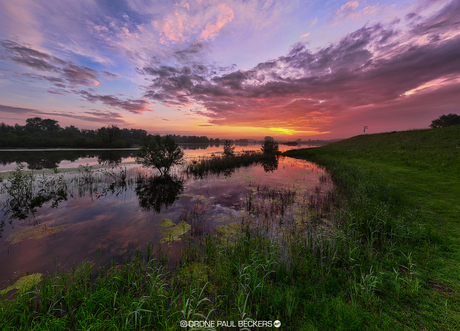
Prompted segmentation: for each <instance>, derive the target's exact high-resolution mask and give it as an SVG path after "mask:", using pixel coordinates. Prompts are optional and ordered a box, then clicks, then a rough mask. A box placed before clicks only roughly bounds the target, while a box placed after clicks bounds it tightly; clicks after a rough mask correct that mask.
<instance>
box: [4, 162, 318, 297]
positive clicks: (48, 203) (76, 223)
mask: <svg viewBox="0 0 460 331" xmlns="http://www.w3.org/2000/svg"><path fill="white" fill-rule="evenodd" d="M232 172H233V174H232V175H231V176H228V177H225V176H222V174H221V176H216V175H210V176H207V177H206V178H205V179H196V178H192V177H189V178H185V179H184V178H182V177H180V176H171V177H152V176H151V173H152V171H151V169H144V168H142V167H140V166H138V165H134V164H132V165H126V167H122V168H114V169H110V168H105V169H94V168H91V167H87V166H82V167H80V171H79V172H67V173H65V174H61V173H58V174H48V175H46V176H45V175H44V176H42V175H34V180H33V183H31V180H30V179H29V177H24V178H23V180H22V182H21V181H17V182H15V183H13V182H11V181H10V179H9V178H4V179H3V183H1V184H0V186H2V187H4V188H5V190H6V188H7V189H8V190H9V191H8V192H7V191H5V190H4V191H3V192H1V195H0V203H1V204H2V205H1V207H0V208H3V212H0V221H2V220H3V223H8V221H11V220H12V219H14V218H15V219H16V221H15V222H13V224H12V226H9V225H8V224H7V226H4V228H3V227H2V229H1V230H0V231H3V238H2V239H1V240H0V265H2V268H0V289H2V288H4V287H5V286H4V285H3V284H4V282H6V281H7V280H9V279H11V277H12V275H13V273H15V272H22V273H24V274H25V273H27V272H29V273H36V272H41V273H45V272H51V271H53V270H54V269H53V268H55V264H54V263H55V258H56V256H57V255H59V261H60V262H62V263H63V265H64V266H65V267H72V264H73V263H78V262H81V261H83V260H86V259H90V260H96V259H98V258H99V255H98V249H99V248H100V249H103V248H106V250H105V253H104V254H105V255H104V256H103V257H101V259H102V260H101V261H102V262H103V263H105V262H109V261H110V260H112V259H116V258H119V259H120V260H121V259H122V257H123V258H124V256H126V255H124V254H127V253H126V252H127V251H130V250H131V248H132V249H133V250H135V249H138V248H139V249H142V248H143V247H145V245H146V244H147V243H149V242H152V243H154V245H155V246H156V247H158V245H160V244H161V240H162V235H163V232H164V229H163V228H162V227H161V221H162V220H164V219H165V218H166V219H169V220H170V221H171V222H172V223H174V224H175V226H177V225H179V224H180V223H181V221H185V222H187V223H188V224H190V225H191V230H190V232H189V235H197V234H203V233H211V232H212V233H215V231H217V230H216V227H220V229H221V230H222V229H224V228H225V229H226V228H227V226H232V224H235V223H238V222H241V220H242V219H243V218H244V219H245V220H246V221H248V220H252V219H255V218H257V217H259V216H260V215H262V216H261V218H263V219H265V215H267V217H268V218H276V217H278V218H280V219H281V218H282V220H283V224H284V223H285V222H293V221H296V220H298V219H300V220H303V219H304V218H306V217H307V216H308V215H304V214H301V215H300V214H299V212H298V211H297V210H300V209H301V208H300V206H301V204H302V203H308V202H309V198H310V192H312V190H315V187H316V186H317V185H320V184H321V183H320V181H319V177H320V175H321V174H322V173H323V171H322V170H321V169H320V168H319V167H317V166H316V165H314V164H311V163H308V162H304V161H301V160H294V159H289V158H284V157H280V158H279V159H276V158H274V159H269V160H267V161H266V162H263V163H259V164H256V165H252V166H248V167H242V168H239V169H233V170H232ZM177 173H178V174H180V172H179V171H178V172H177ZM26 174H27V172H23V174H22V175H24V176H26ZM27 176H28V175H27ZM13 184H14V185H13ZM5 185H6V186H5ZM265 187H267V189H265ZM60 188H61V189H62V190H63V191H59V189H60ZM21 190H24V192H23V191H21ZM14 192H17V194H16V196H15V193H14ZM64 192H67V195H65V194H63V193H64ZM293 192H295V194H294V193H293ZM9 193H12V194H11V195H12V198H11V199H9V198H8V196H9V195H10V194H9ZM13 197H14V198H13ZM5 206H6V207H5ZM53 207H58V208H53ZM8 210H9V211H8ZM302 210H304V209H302ZM5 212H6V213H5ZM317 216H318V217H320V216H321V214H320V213H318V214H317ZM18 219H20V220H25V221H18ZM32 221H33V222H32ZM35 222H36V223H39V225H38V226H33V223H35ZM279 223H280V222H279ZM280 224H281V223H280ZM222 231H223V230H222ZM183 239H184V238H183ZM182 242H185V240H182ZM180 244H181V241H177V242H174V243H171V244H168V245H169V246H168V247H169V248H171V252H170V253H169V254H171V255H170V257H171V261H175V260H174V259H176V258H178V256H179V254H180V246H179V245H180ZM169 248H168V249H169ZM173 254H177V255H173ZM102 262H101V263H102Z"/></svg>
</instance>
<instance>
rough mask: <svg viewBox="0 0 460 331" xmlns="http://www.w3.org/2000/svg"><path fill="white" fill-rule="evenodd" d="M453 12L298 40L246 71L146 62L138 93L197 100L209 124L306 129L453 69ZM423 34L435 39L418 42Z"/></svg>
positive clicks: (459, 56) (456, 46)
mask: <svg viewBox="0 0 460 331" xmlns="http://www.w3.org/2000/svg"><path fill="white" fill-rule="evenodd" d="M458 17H460V3H458V2H457V1H452V2H451V3H450V4H448V5H447V6H446V7H445V8H444V9H442V10H440V11H439V12H438V13H436V14H435V15H433V16H432V17H429V18H427V19H425V20H424V21H423V22H420V23H419V24H418V25H417V26H415V27H414V28H413V29H412V30H411V31H410V32H409V33H405V32H404V31H402V30H397V29H396V28H394V27H392V26H389V27H384V26H383V25H381V24H375V25H372V26H365V27H363V28H361V29H358V30H356V31H354V32H352V33H350V34H348V35H346V36H345V37H344V38H342V39H341V40H339V41H338V42H336V43H333V44H331V45H329V46H327V47H324V48H322V49H319V50H317V51H315V52H312V51H311V50H309V49H308V48H307V46H306V45H305V44H302V43H297V44H295V45H293V46H292V48H291V50H290V51H289V53H288V54H287V55H285V56H281V57H279V58H277V59H275V60H270V61H267V62H262V63H259V64H258V65H257V66H255V67H254V68H252V69H250V70H245V71H243V70H237V71H233V72H230V73H226V74H218V73H215V74H210V70H206V69H203V68H200V70H198V69H197V67H196V66H195V67H193V66H183V67H167V66H160V67H145V68H143V70H142V71H140V72H141V73H143V74H144V75H146V76H147V77H151V80H152V84H151V86H150V88H149V90H148V91H147V92H146V93H145V95H144V96H145V97H146V98H149V99H151V100H154V101H157V102H160V103H164V104H182V105H187V104H190V103H192V102H197V103H199V104H201V105H202V106H203V107H204V108H205V109H206V110H205V111H198V112H197V113H199V114H201V115H203V116H206V117H208V118H209V119H210V122H211V123H212V124H227V125H251V126H254V125H256V126H267V127H271V126H275V125H276V126H279V125H289V126H293V125H296V126H298V127H299V128H300V127H302V126H306V125H308V126H310V127H311V124H312V123H314V122H315V118H317V117H319V116H322V117H323V119H324V121H326V122H327V118H328V116H329V117H332V116H336V117H337V116H341V114H344V113H345V112H349V111H351V110H353V109H358V108H360V109H361V108H363V107H376V106H379V105H383V104H389V103H393V104H395V103H396V104H398V103H403V102H407V100H408V98H409V94H406V92H408V91H412V90H414V89H417V88H419V87H420V86H424V85H427V86H428V85H430V84H431V83H430V82H432V81H435V80H437V79H444V78H445V77H448V76H449V75H450V76H455V75H460V35H459V34H458V33H456V32H455V31H458V27H459V20H458ZM449 32H452V34H451V35H449V36H447V37H443V36H442V33H444V34H445V33H449ZM426 34H433V35H436V37H432V38H430V39H429V42H421V41H420V40H419V38H420V37H421V36H424V35H426ZM445 83H446V84H449V81H448V80H446V81H445ZM445 91H447V90H445ZM445 91H444V92H442V93H446V94H443V97H446V98H448V99H449V100H452V99H453V98H454V95H453V94H452V95H451V94H449V92H445ZM438 92H439V93H441V89H439V91H438ZM433 93H434V94H436V92H433ZM450 93H453V92H452V91H450ZM456 93H458V91H457V92H456ZM411 100H412V102H413V103H414V104H413V107H416V106H418V105H419V104H418V103H417V102H418V100H419V99H417V98H412V99H411ZM420 106H423V105H420ZM369 109H370V108H369ZM405 109H409V107H406V108H405ZM369 111H371V110H369ZM294 119H295V122H294V123H295V124H292V123H293V120H294ZM318 125H319V124H318Z"/></svg>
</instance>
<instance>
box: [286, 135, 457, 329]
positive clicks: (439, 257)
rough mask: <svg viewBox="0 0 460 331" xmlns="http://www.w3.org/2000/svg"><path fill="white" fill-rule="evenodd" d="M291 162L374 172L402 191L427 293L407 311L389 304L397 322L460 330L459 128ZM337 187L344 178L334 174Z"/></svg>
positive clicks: (360, 142) (366, 139) (355, 143)
mask: <svg viewBox="0 0 460 331" xmlns="http://www.w3.org/2000/svg"><path fill="white" fill-rule="evenodd" d="M285 155H286V156H290V157H296V158H301V159H307V160H311V161H314V162H318V163H320V164H323V165H325V166H326V168H328V166H329V165H330V164H337V163H339V164H343V165H346V166H351V167H352V168H359V169H364V170H370V171H371V172H372V173H374V174H375V176H379V177H383V178H385V180H387V181H388V182H389V183H392V184H394V185H395V187H397V190H398V191H399V192H400V193H402V194H403V195H404V197H405V201H404V204H405V205H406V207H407V208H409V209H410V210H412V212H411V213H412V217H409V218H407V222H408V225H409V226H414V224H418V223H420V224H421V226H422V227H423V229H424V230H423V232H424V235H423V236H422V237H421V238H422V239H420V241H418V242H412V243H410V244H409V243H401V245H402V246H400V247H399V248H401V247H404V245H410V246H411V247H410V248H411V249H412V252H413V256H414V263H415V264H416V265H417V266H418V267H419V268H420V270H419V273H420V275H421V279H422V288H423V291H422V292H420V295H419V297H418V298H417V300H416V301H415V302H412V303H411V304H409V305H407V306H401V305H394V304H393V303H392V302H386V303H385V305H384V307H385V308H384V310H385V311H386V312H388V313H389V314H390V315H392V316H394V317H395V318H396V319H397V320H400V321H403V320H404V318H407V319H409V320H410V319H417V320H418V323H417V326H418V327H417V328H420V329H425V328H426V329H440V330H443V329H452V330H455V329H460V295H459V294H460V185H459V184H460V126H452V127H448V128H439V129H428V130H414V131H404V132H392V133H382V134H372V135H360V136H356V137H353V138H350V139H347V140H343V141H340V142H336V143H333V144H330V145H327V146H323V147H319V148H313V149H304V150H293V151H289V152H286V153H285ZM330 170H331V172H332V175H333V176H335V179H336V181H339V182H340V181H341V179H342V178H341V176H343V174H340V173H335V171H334V166H332V167H331V169H330Z"/></svg>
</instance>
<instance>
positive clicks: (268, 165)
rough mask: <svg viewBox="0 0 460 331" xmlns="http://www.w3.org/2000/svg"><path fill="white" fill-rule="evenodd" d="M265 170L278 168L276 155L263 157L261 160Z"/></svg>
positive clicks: (269, 170)
mask: <svg viewBox="0 0 460 331" xmlns="http://www.w3.org/2000/svg"><path fill="white" fill-rule="evenodd" d="M261 164H262V167H263V168H264V171H265V172H274V171H275V170H277V169H278V158H277V157H276V156H273V157H270V158H266V159H263V160H262V161H261Z"/></svg>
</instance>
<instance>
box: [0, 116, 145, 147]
mask: <svg viewBox="0 0 460 331" xmlns="http://www.w3.org/2000/svg"><path fill="white" fill-rule="evenodd" d="M146 135H147V131H145V130H140V129H120V128H118V127H116V126H111V127H102V128H99V129H97V130H86V129H82V130H80V129H78V128H77V127H75V126H73V125H71V126H67V127H65V128H62V127H61V126H60V125H59V124H58V121H55V120H52V119H41V118H40V117H34V118H28V119H27V120H26V125H24V126H21V125H19V124H16V125H14V126H12V125H7V124H5V123H1V124H0V147H25V148H30V147H32V148H33V147H65V148H105V147H109V148H125V147H131V146H132V145H134V144H139V143H140V141H141V140H142V138H143V137H145V136H146Z"/></svg>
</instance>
